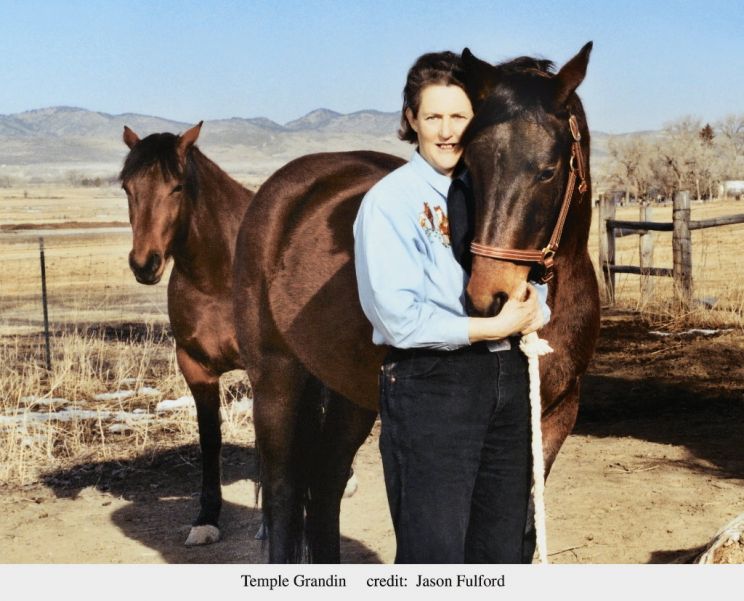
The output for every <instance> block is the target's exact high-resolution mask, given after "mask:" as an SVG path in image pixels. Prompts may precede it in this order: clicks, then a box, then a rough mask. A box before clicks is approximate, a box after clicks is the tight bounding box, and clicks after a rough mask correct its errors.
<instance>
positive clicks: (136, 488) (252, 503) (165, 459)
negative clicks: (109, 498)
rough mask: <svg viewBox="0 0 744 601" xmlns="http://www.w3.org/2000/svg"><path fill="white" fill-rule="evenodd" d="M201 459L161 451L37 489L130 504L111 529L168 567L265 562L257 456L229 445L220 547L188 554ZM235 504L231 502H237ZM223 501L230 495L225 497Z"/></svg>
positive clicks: (84, 469) (348, 554)
mask: <svg viewBox="0 0 744 601" xmlns="http://www.w3.org/2000/svg"><path fill="white" fill-rule="evenodd" d="M199 456H200V452H199V448H198V447H197V446H196V445H185V446H181V447H177V448H174V449H168V450H164V451H159V452H156V453H153V454H150V455H147V456H141V457H137V458H134V459H132V460H127V461H105V462H98V463H84V464H79V465H76V466H73V467H71V468H69V469H65V470H58V471H54V472H50V473H48V474H46V475H44V476H43V478H42V480H41V481H42V483H43V484H45V485H46V486H48V487H49V488H50V489H52V490H53V492H54V494H55V495H56V496H57V497H60V498H73V499H74V498H76V497H77V496H78V495H79V494H80V493H81V491H82V490H83V489H85V488H88V487H94V488H95V489H96V490H98V491H100V492H105V493H109V494H111V495H113V496H115V497H120V498H122V499H125V500H127V501H129V504H127V505H126V506H124V507H122V508H120V509H117V510H115V511H113V512H112V514H111V520H112V522H113V523H114V524H115V525H116V526H117V527H118V528H119V529H120V530H121V531H122V532H123V533H124V534H125V535H126V536H127V537H128V538H130V539H132V540H136V541H139V542H140V543H141V544H143V545H145V546H146V547H148V548H150V549H153V550H155V551H157V552H158V553H159V554H160V555H161V556H162V557H163V559H164V560H165V561H166V562H168V563H210V564H211V563H226V564H227V563H265V562H266V561H267V557H268V552H267V545H266V544H265V543H264V542H262V541H259V540H256V538H255V535H256V533H257V532H258V529H259V527H260V525H261V510H260V509H259V508H258V506H257V502H256V486H255V484H256V481H257V474H258V470H257V467H256V462H255V450H254V449H253V448H252V447H247V446H245V447H243V446H238V445H234V444H227V445H225V446H224V447H223V451H222V458H223V460H222V483H223V489H224V487H227V486H230V485H236V491H237V493H234V492H233V493H232V494H231V495H229V496H230V497H232V499H233V501H229V500H225V501H224V502H223V507H222V513H221V517H220V526H221V534H222V539H221V540H220V542H219V543H217V544H212V545H206V546H203V547H190V548H189V547H185V546H184V545H183V542H184V540H186V536H187V535H188V532H189V528H190V524H191V522H192V521H193V519H194V518H195V516H196V514H197V513H198V509H199V492H198V491H199V486H200V481H201V466H200V459H199ZM236 494H237V496H238V497H239V501H238V502H234V500H235V496H236ZM226 496H227V495H226ZM341 545H342V556H343V557H344V558H353V561H354V562H357V563H380V562H381V560H380V558H379V557H378V556H377V554H376V553H374V552H372V551H370V550H369V549H368V548H367V547H365V546H364V545H362V544H360V543H359V542H358V541H355V540H352V539H342V541H341Z"/></svg>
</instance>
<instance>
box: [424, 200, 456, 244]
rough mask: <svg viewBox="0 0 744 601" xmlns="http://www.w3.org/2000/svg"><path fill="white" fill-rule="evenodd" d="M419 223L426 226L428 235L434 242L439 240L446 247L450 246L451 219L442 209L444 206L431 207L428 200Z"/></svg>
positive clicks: (425, 230)
mask: <svg viewBox="0 0 744 601" xmlns="http://www.w3.org/2000/svg"><path fill="white" fill-rule="evenodd" d="M419 225H420V226H421V227H422V228H424V232H426V237H427V238H429V240H431V241H432V242H433V241H434V240H439V241H440V242H441V243H442V244H443V245H444V246H445V247H447V248H449V245H450V237H449V220H448V219H447V216H446V215H445V214H444V211H442V207H440V206H438V205H437V206H436V207H434V210H432V209H431V207H430V206H429V203H428V202H425V203H424V210H423V211H422V212H421V214H420V215H419Z"/></svg>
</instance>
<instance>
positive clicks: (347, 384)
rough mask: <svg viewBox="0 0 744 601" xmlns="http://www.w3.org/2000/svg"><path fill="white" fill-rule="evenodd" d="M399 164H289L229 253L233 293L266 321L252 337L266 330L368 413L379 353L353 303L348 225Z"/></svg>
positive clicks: (319, 159)
mask: <svg viewBox="0 0 744 601" xmlns="http://www.w3.org/2000/svg"><path fill="white" fill-rule="evenodd" d="M403 163H404V161H403V160H402V159H400V158H398V157H394V156H391V155H386V154H382V153H377V152H344V153H323V154H316V155H308V156H305V157H302V158H300V159H297V160H295V161H292V162H291V163H289V164H288V165H286V166H285V167H283V168H282V169H280V170H279V171H277V172H276V173H275V174H274V175H273V176H272V177H271V178H269V179H268V180H267V181H266V182H265V183H264V185H263V186H262V187H261V188H260V190H259V191H258V193H257V194H256V197H255V198H254V201H253V202H252V203H251V206H250V207H249V208H248V210H247V211H246V213H245V215H244V218H243V225H242V226H241V232H240V234H239V237H238V248H237V251H236V253H237V254H236V263H237V266H236V286H237V288H236V292H237V293H238V294H240V295H243V293H245V297H246V298H249V299H251V300H252V301H253V302H258V303H259V305H260V307H259V311H260V310H263V314H264V317H270V320H271V322H272V323H271V327H270V328H269V326H268V324H265V323H264V324H261V326H260V327H261V330H262V331H261V332H254V333H253V334H254V337H255V335H256V334H258V335H259V336H262V335H264V333H265V332H266V331H268V330H269V329H271V330H272V331H273V332H272V334H273V335H274V336H276V335H278V336H279V337H280V338H281V342H282V343H283V344H284V345H285V349H286V350H287V351H288V352H290V353H291V354H293V355H294V356H296V358H297V359H298V360H299V361H300V362H301V363H302V364H303V365H304V366H305V368H306V369H308V371H310V372H311V373H312V374H313V375H315V376H316V377H318V378H319V379H320V380H321V381H322V382H324V383H325V384H326V385H327V386H329V387H330V388H332V389H333V390H335V391H336V392H338V393H340V394H342V395H344V396H346V397H347V398H350V399H351V400H353V401H355V402H356V403H357V404H359V405H362V406H364V407H367V408H369V409H375V410H376V408H377V393H376V386H377V367H378V366H379V364H380V361H381V359H382V353H384V349H381V348H379V347H375V346H374V345H373V344H372V329H371V326H370V325H369V323H368V321H367V319H366V317H365V316H364V314H363V313H362V310H361V306H360V305H359V299H358V296H357V287H356V276H355V272H354V261H353V248H354V238H353V231H352V226H353V223H354V219H355V218H356V214H357V211H358V209H359V205H360V203H361V200H362V198H363V197H364V195H365V194H366V192H367V191H368V190H369V189H370V188H371V187H372V186H373V185H374V184H375V183H376V182H377V181H379V180H380V179H381V178H382V177H384V176H385V175H387V174H388V173H390V172H391V171H392V170H393V169H395V168H397V167H399V166H400V165H402V164H403ZM240 310H241V309H238V311H240ZM242 311H251V308H250V307H244V308H243V309H242ZM239 321H240V316H239ZM239 335H240V334H239ZM255 343H256V341H255V340H253V341H250V342H249V344H255ZM248 370H249V375H250V366H248Z"/></svg>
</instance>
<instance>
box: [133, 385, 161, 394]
mask: <svg viewBox="0 0 744 601" xmlns="http://www.w3.org/2000/svg"><path fill="white" fill-rule="evenodd" d="M137 394H141V395H144V396H156V395H158V394H160V391H159V390H158V389H157V388H152V387H151V386H143V387H142V388H139V389H138V390H137Z"/></svg>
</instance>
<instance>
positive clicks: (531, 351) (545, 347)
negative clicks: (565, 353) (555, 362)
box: [519, 332, 553, 358]
mask: <svg viewBox="0 0 744 601" xmlns="http://www.w3.org/2000/svg"><path fill="white" fill-rule="evenodd" d="M519 350H521V351H522V352H523V353H524V354H525V355H526V356H527V357H528V358H529V357H542V356H543V355H547V354H548V353H552V352H553V347H552V346H550V344H548V341H547V340H545V339H544V338H540V337H539V336H538V335H537V334H536V333H534V332H533V333H532V334H527V336H522V340H520V342H519Z"/></svg>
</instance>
